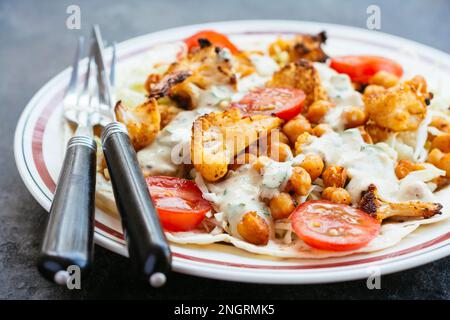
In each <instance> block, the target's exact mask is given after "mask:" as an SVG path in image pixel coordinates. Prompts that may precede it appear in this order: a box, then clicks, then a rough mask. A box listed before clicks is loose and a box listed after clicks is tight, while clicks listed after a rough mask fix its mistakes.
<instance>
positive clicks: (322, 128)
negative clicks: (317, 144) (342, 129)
mask: <svg viewBox="0 0 450 320" xmlns="http://www.w3.org/2000/svg"><path fill="white" fill-rule="evenodd" d="M330 131H333V129H332V128H331V126H330V125H329V124H327V123H321V124H318V125H317V126H315V127H314V129H312V134H313V135H315V136H316V137H321V136H323V135H324V134H325V133H327V132H330Z"/></svg>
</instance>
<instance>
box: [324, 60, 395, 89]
mask: <svg viewBox="0 0 450 320" xmlns="http://www.w3.org/2000/svg"><path fill="white" fill-rule="evenodd" d="M330 67H331V68H333V69H334V70H336V71H337V72H339V73H345V74H347V75H348V76H349V77H350V79H352V81H355V82H361V83H370V84H379V80H378V79H381V78H383V77H387V75H388V74H391V75H393V76H395V77H401V76H402V75H403V68H402V66H401V65H400V64H398V63H397V62H395V61H393V60H391V59H387V58H385V57H379V56H341V57H333V58H331V61H330ZM382 71H384V72H385V73H379V72H382ZM390 78H391V79H392V77H390ZM393 79H394V80H392V81H391V82H390V84H391V85H389V86H393V85H395V78H393ZM371 80H372V81H371ZM384 82H385V81H382V83H384Z"/></svg>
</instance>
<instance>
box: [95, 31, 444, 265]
mask: <svg viewBox="0 0 450 320" xmlns="http://www.w3.org/2000/svg"><path fill="white" fill-rule="evenodd" d="M234 40H235V38H233V37H228V36H226V35H223V34H220V33H218V32H217V31H213V30H205V31H200V32H198V33H196V34H195V35H193V36H191V37H189V38H187V39H185V40H184V41H178V42H176V43H174V44H173V50H172V51H171V52H172V54H171V55H170V57H169V55H168V54H167V53H165V54H164V57H161V59H160V60H161V61H159V60H158V59H155V60H154V65H152V66H151V68H150V67H149V66H148V65H147V63H146V61H143V62H142V65H145V68H142V69H139V67H140V66H138V67H137V68H138V69H139V70H141V71H139V72H137V74H139V75H140V76H139V77H136V79H134V78H133V79H129V78H127V79H125V80H124V81H123V82H122V85H119V87H118V88H117V89H116V90H117V92H116V95H117V97H118V99H119V100H120V102H119V103H118V104H117V107H116V114H117V119H118V120H119V121H121V122H123V123H124V124H125V125H126V126H127V128H128V130H129V132H130V136H131V139H132V142H133V146H134V147H135V149H136V151H137V157H138V160H139V163H140V166H141V168H142V170H143V173H144V175H145V176H146V179H147V183H148V186H149V191H150V194H151V196H152V198H153V200H154V202H155V206H156V208H157V210H158V213H159V216H160V219H161V222H162V225H163V227H164V229H165V230H166V235H167V238H168V239H169V240H170V241H172V242H176V243H184V244H199V245H206V244H211V243H216V242H227V243H230V244H232V245H234V246H235V247H237V248H240V249H243V250H246V251H250V252H253V253H258V254H265V255H271V256H276V257H285V258H326V257H336V256H342V255H349V254H353V253H363V252H373V251H376V250H382V249H385V248H387V247H390V246H393V245H395V244H397V243H398V242H399V241H401V239H402V238H404V237H405V236H406V235H408V234H409V233H411V232H413V231H414V230H415V229H417V228H418V227H419V226H420V225H422V224H430V223H436V222H438V221H441V220H443V219H446V218H448V216H449V211H448V208H446V207H445V206H444V207H443V206H442V205H441V204H439V203H438V202H437V201H436V196H435V192H437V191H438V190H440V189H442V188H445V187H446V186H447V185H448V184H449V179H450V129H449V128H450V111H449V109H448V106H449V102H448V101H450V100H446V98H445V97H443V96H442V92H439V90H436V89H435V88H434V87H433V86H432V85H431V83H430V84H429V83H427V81H426V79H425V77H426V75H416V76H410V75H408V76H405V75H404V72H403V67H405V69H408V67H409V66H406V65H405V66H403V65H401V63H402V61H394V60H392V59H390V58H387V57H380V56H367V55H365V56H357V55H347V56H333V55H328V54H327V53H326V51H327V48H326V46H325V40H326V36H325V33H324V32H322V33H319V34H315V35H308V34H299V35H297V36H291V37H278V38H273V39H271V41H270V42H269V41H265V42H263V43H259V44H255V43H254V42H249V43H246V42H245V41H243V40H242V39H241V40H240V41H239V42H236V43H234V42H233V41H234ZM238 40H239V39H238ZM349 49H351V48H349ZM155 50H156V49H155ZM153 54H156V55H157V54H158V51H157V50H156V51H154V52H153ZM163 58H164V59H163ZM142 70H145V72H144V71H142ZM132 74H133V72H128V73H127V75H128V76H127V77H131V78H132ZM142 74H145V76H142ZM405 74H407V73H405ZM138 79H139V80H138ZM101 157H102V155H101V154H100V155H99V163H100V164H101V163H102V159H101ZM103 169H104V166H103V167H102V166H101V165H99V173H102V174H100V175H99V176H98V183H99V188H98V190H99V191H98V192H99V194H100V195H101V197H99V198H101V199H102V201H103V202H104V203H105V202H107V201H109V204H110V205H109V206H108V207H109V208H110V209H111V210H114V207H115V206H114V200H113V199H114V198H113V194H112V191H111V187H110V181H109V180H108V177H107V174H105V172H104V170H103Z"/></svg>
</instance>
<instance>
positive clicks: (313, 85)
mask: <svg viewBox="0 0 450 320" xmlns="http://www.w3.org/2000/svg"><path fill="white" fill-rule="evenodd" d="M267 86H268V87H284V88H296V89H301V90H303V92H304V93H305V95H306V98H305V102H304V111H305V112H306V111H307V109H308V107H309V106H310V105H311V104H313V103H314V102H315V101H319V100H328V97H327V93H326V91H325V88H324V87H323V86H322V82H321V80H320V76H319V73H318V72H317V70H316V69H315V68H314V66H313V64H312V63H311V62H310V61H308V60H305V59H301V60H298V61H297V62H295V63H289V64H288V65H286V66H284V67H283V68H281V69H280V70H279V71H277V72H275V73H274V75H273V77H272V80H271V81H269V83H267Z"/></svg>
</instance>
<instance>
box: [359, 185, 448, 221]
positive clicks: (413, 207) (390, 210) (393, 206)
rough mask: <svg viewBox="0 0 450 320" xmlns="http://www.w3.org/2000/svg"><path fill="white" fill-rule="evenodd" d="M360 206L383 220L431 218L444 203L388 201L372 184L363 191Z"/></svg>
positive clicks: (439, 211)
mask: <svg viewBox="0 0 450 320" xmlns="http://www.w3.org/2000/svg"><path fill="white" fill-rule="evenodd" d="M359 208H360V209H361V210H363V211H365V212H367V213H368V214H370V215H371V216H373V217H374V218H377V219H378V220H380V221H382V220H384V219H387V218H391V217H414V218H424V219H427V218H431V217H432V216H434V215H436V214H440V213H441V209H442V205H441V204H439V203H433V202H424V201H406V202H398V203H392V202H387V201H385V200H382V199H381V198H380V196H379V195H378V192H377V187H376V186H375V185H374V184H371V185H370V186H369V188H368V189H367V191H365V192H363V193H362V195H361V200H360V203H359Z"/></svg>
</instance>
